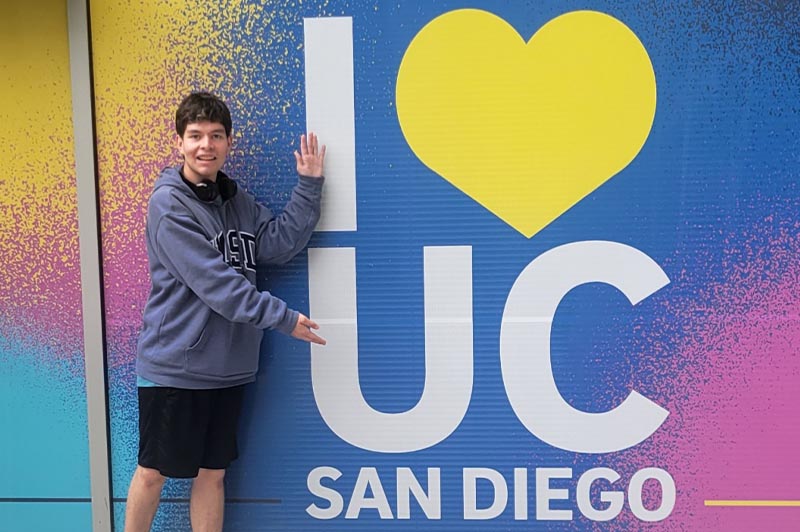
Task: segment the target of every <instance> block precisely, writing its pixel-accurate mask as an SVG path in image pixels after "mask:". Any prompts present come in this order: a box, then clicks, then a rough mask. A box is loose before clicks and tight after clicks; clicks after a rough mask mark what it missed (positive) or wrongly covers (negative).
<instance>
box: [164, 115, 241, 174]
mask: <svg viewBox="0 0 800 532" xmlns="http://www.w3.org/2000/svg"><path fill="white" fill-rule="evenodd" d="M176 139H177V145H178V151H179V152H180V154H181V155H183V159H184V161H183V175H184V177H185V178H186V179H188V180H189V181H191V182H192V183H195V184H199V183H201V182H203V181H204V180H209V181H215V182H216V180H217V172H219V170H220V168H222V165H223V164H224V163H225V158H226V157H227V156H228V151H229V150H230V149H231V137H230V136H228V135H227V133H226V132H225V126H223V125H222V124H220V123H219V122H207V121H203V122H196V123H193V124H188V125H187V126H186V130H185V131H184V132H183V135H182V136H178V137H176Z"/></svg>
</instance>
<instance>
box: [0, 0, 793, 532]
mask: <svg viewBox="0 0 800 532" xmlns="http://www.w3.org/2000/svg"><path fill="white" fill-rule="evenodd" d="M37 5H38V4H37ZM50 7H53V6H50ZM37 9H38V8H37ZM41 9H42V11H41V12H38V11H36V10H34V9H33V8H31V9H28V8H26V10H24V12H23V10H19V11H13V12H12V16H13V17H17V18H16V19H14V20H15V21H17V23H15V24H12V25H11V27H12V28H13V29H14V31H13V32H10V33H9V32H6V34H5V35H3V37H0V39H3V49H4V50H6V49H9V50H13V51H14V53H13V54H6V55H4V57H3V58H2V62H3V63H2V64H3V65H4V67H5V69H4V70H3V73H2V75H3V80H4V83H3V84H2V86H0V91H2V94H3V95H4V96H6V98H5V100H6V101H11V100H13V101H15V102H19V103H18V104H17V105H13V106H4V107H3V108H2V109H1V110H0V116H1V117H2V118H3V119H4V120H3V123H4V128H3V129H2V130H0V131H2V133H0V134H2V135H4V137H3V140H5V141H6V142H5V143H6V145H8V144H11V145H12V146H14V147H15V151H16V152H17V153H15V155H14V157H13V160H12V161H11V163H10V164H11V170H12V171H11V173H10V174H9V178H8V179H6V180H0V186H2V189H3V194H2V195H0V197H1V198H2V199H0V205H2V209H3V216H2V217H0V220H2V223H3V237H2V238H3V242H4V243H5V246H6V251H7V252H6V257H7V259H6V264H7V266H6V267H5V268H4V269H3V270H2V271H3V273H2V275H3V282H2V285H0V298H1V299H0V304H2V310H1V311H0V312H2V314H0V316H2V324H0V335H1V336H0V342H2V343H1V344H0V379H2V386H0V398H2V401H3V408H2V410H0V411H2V413H3V416H4V418H3V425H4V427H9V428H8V429H5V428H4V434H5V433H6V432H5V431H6V430H8V434H15V435H18V436H19V438H16V437H14V438H3V443H2V444H0V445H2V447H0V451H2V452H0V467H2V470H3V472H4V475H3V478H4V480H3V481H0V490H2V491H0V522H2V523H8V522H11V523H14V522H15V521H13V519H16V520H17V521H18V522H20V523H30V522H35V521H30V520H36V519H41V520H48V519H49V520H55V521H43V522H44V523H50V522H58V523H64V526H63V527H60V528H58V529H59V530H65V529H66V530H69V529H70V528H68V527H69V526H73V529H74V530H88V524H87V523H88V520H89V502H88V491H89V486H88V471H87V469H88V467H87V451H86V443H85V442H86V419H85V410H86V409H85V398H84V390H83V386H84V382H85V380H84V378H83V374H82V367H83V360H82V354H81V353H82V344H81V341H80V338H81V329H80V310H79V309H80V286H79V282H78V279H79V277H78V275H79V265H78V261H77V227H76V216H75V203H74V195H75V194H74V176H73V174H74V170H73V162H72V151H71V150H72V144H71V143H72V139H71V136H70V135H71V124H70V120H69V116H70V115H69V112H68V109H69V91H68V87H69V81H68V66H67V65H68V59H67V56H66V52H65V51H64V50H65V49H66V48H65V44H64V43H63V42H61V41H65V40H66V34H65V30H64V28H65V22H64V13H63V12H62V11H61V10H60V9H57V8H55V9H46V8H45V7H42V8H41ZM90 11H91V13H90V14H91V30H92V53H93V56H92V60H93V69H94V71H93V74H94V83H95V109H96V132H97V153H98V173H99V180H100V181H99V190H100V207H101V208H100V210H101V213H100V215H101V221H102V253H103V274H104V292H105V293H104V301H105V305H106V307H105V313H106V326H107V331H106V333H107V342H108V345H107V350H108V386H109V401H110V404H109V412H110V422H111V450H112V464H111V471H112V480H113V482H112V484H113V486H112V490H113V494H112V495H113V501H114V508H113V510H114V517H115V522H116V528H117V529H119V530H121V529H122V516H123V515H124V505H125V496H126V492H127V486H128V482H129V480H130V476H131V473H132V471H133V469H134V467H135V461H136V445H137V440H136V438H137V436H136V419H137V418H136V415H137V414H136V402H135V392H136V389H135V384H136V381H135V375H134V368H133V362H134V356H135V343H136V337H137V334H138V329H139V325H140V318H141V312H142V308H143V305H144V302H145V299H146V296H147V292H148V289H149V281H148V277H147V264H146V255H145V250H144V238H143V227H144V216H145V206H146V202H147V199H148V195H149V193H150V190H151V186H152V183H153V181H154V179H155V176H156V175H157V173H158V171H159V170H160V169H161V168H162V167H164V166H166V165H169V164H173V163H174V162H176V161H177V153H176V152H175V150H174V149H173V136H174V133H173V116H174V110H175V108H176V106H177V104H178V102H179V101H180V99H181V98H182V97H183V96H184V95H185V94H186V93H187V92H188V91H191V90H199V89H203V90H210V91H213V92H216V93H218V94H219V95H220V96H222V97H223V98H224V99H225V100H226V101H227V102H228V103H229V105H230V107H231V110H232V112H233V115H234V151H233V154H232V157H231V158H230V159H229V162H228V165H227V167H226V170H227V171H228V173H230V174H231V175H233V176H234V177H235V178H237V180H238V181H239V182H240V184H241V185H242V186H243V187H244V188H246V189H247V190H249V191H250V192H252V193H253V194H255V195H256V196H257V197H258V198H259V199H260V200H262V201H263V202H265V203H266V204H268V205H269V206H270V207H271V208H273V209H280V207H281V205H282V204H283V203H284V202H285V201H286V200H287V198H288V194H289V191H290V189H291V187H292V185H293V183H294V180H295V177H294V176H293V173H294V171H293V158H292V156H291V152H292V150H293V149H294V144H295V141H296V138H297V136H298V135H299V134H300V133H301V132H303V131H304V130H305V129H306V128H307V126H308V127H311V128H313V129H315V130H317V131H318V132H319V133H320V135H321V137H322V140H323V142H326V143H328V144H329V147H330V151H329V164H330V165H331V166H330V168H331V169H332V170H331V171H330V172H329V173H328V175H327V184H326V200H325V201H326V204H325V208H326V215H325V216H330V217H329V218H327V219H324V220H323V223H322V224H321V226H320V228H319V231H318V232H317V234H316V235H315V236H314V237H313V239H312V242H311V245H310V246H309V247H310V249H309V251H308V252H306V253H303V254H301V255H300V256H298V257H297V258H296V259H295V260H294V261H293V262H292V263H290V264H289V265H286V266H284V267H281V268H277V269H271V270H268V271H263V272H260V274H259V284H260V286H261V287H262V288H264V289H269V290H270V291H272V292H273V293H275V294H276V295H279V296H280V297H282V298H284V299H286V300H287V301H289V302H291V304H292V305H293V306H294V307H295V308H298V309H299V310H301V311H303V312H306V313H309V315H310V316H311V317H312V318H315V319H316V320H318V321H319V323H320V324H321V326H322V328H321V330H320V333H321V334H322V335H323V336H324V337H326V338H327V339H328V345H327V346H326V347H324V348H318V347H314V348H313V349H312V348H310V347H309V346H308V345H306V344H302V343H299V342H296V341H293V340H291V339H289V338H286V337H282V336H280V335H278V334H276V333H270V334H268V335H267V337H266V338H265V341H264V343H263V346H262V357H261V369H260V373H259V380H258V382H257V383H255V384H254V385H252V386H251V387H250V389H249V390H248V394H247V401H246V409H245V413H244V418H243V420H242V426H241V457H240V459H239V461H238V462H236V464H235V466H234V467H233V468H232V469H231V471H230V472H229V475H228V477H227V479H226V483H227V494H228V504H227V508H226V520H227V523H226V529H228V530H236V531H248V530H253V531H256V530H295V531H304V532H305V531H313V530H321V529H326V530H347V531H353V530H364V531H374V530H385V529H395V528H397V529H404V530H406V529H417V530H458V531H467V530H481V531H484V530H614V531H616V530H642V529H645V528H647V529H654V530H664V531H678V530H692V531H694V530H724V531H750V530H772V531H781V530H787V531H788V530H794V529H796V523H798V522H800V513H798V512H800V503H797V501H800V492H798V489H799V488H798V487H797V482H795V477H796V476H797V474H798V473H800V461H799V460H800V459H798V457H797V453H796V452H795V450H794V447H795V445H794V440H795V438H796V437H797V434H798V424H797V422H796V420H795V418H796V415H795V413H796V411H797V409H798V406H800V404H799V403H798V399H797V395H796V392H795V390H796V388H797V383H798V379H800V359H799V358H798V356H797V350H798V342H800V321H798V316H797V312H796V309H797V308H798V303H800V301H799V300H798V297H797V296H796V295H795V294H796V290H795V289H794V284H795V283H796V281H797V279H798V277H800V269H798V265H797V264H798V261H797V260H796V258H797V257H798V255H799V254H800V245H799V244H798V239H797V233H798V222H797V212H798V185H797V184H796V183H797V180H798V179H797V178H798V170H797V168H798V167H800V164H799V163H800V134H798V133H800V131H798V124H799V123H800V120H798V118H800V98H798V91H797V79H798V74H800V72H798V64H800V49H798V47H797V42H799V41H798V37H800V35H798V33H800V26H798V25H797V22H796V21H797V20H798V19H800V4H797V3H796V2H758V3H756V2H739V3H731V2H720V1H716V0H713V1H709V2H703V3H697V2H689V1H682V0H679V1H676V2H665V1H658V0H653V1H651V2H636V3H633V2H603V1H584V2H572V1H568V2H564V1H558V2H556V1H550V0H543V1H541V2H524V3H522V2H497V1H495V2H490V1H477V2H471V3H464V2H459V1H449V0H448V1H438V2H405V3H400V2H393V3H389V2H380V1H352V0H351V1H344V0H342V1H339V0H327V1H325V0H323V1H314V0H311V1H302V2H301V1H277V2H268V3H264V2H255V1H249V0H235V1H234V0H231V1H225V2H213V3H209V2H194V1H191V2H185V1H181V2H178V1H165V2H133V1H121V0H116V1H112V0H92V1H91V2H90ZM34 20H35V21H36V24H33V21H34ZM32 26H36V27H37V28H38V29H41V33H36V32H32V31H31V27H32ZM44 70H46V71H47V72H48V75H47V76H46V77H44V76H42V75H41V74H40V72H42V71H44ZM6 72H8V74H6ZM43 78H44V79H48V80H50V81H51V82H52V83H48V84H42V83H41V82H40V80H41V79H43ZM312 80H313V82H312ZM332 116H335V117H336V119H335V120H333V119H332V118H331V117H332ZM342 117H344V118H342ZM348 117H350V118H348ZM8 125H11V127H10V128H9V127H8ZM19 135H24V138H25V142H19V140H18V139H19V138H20V137H19ZM326 135H327V137H326ZM17 147H19V149H18V150H17ZM351 163H352V164H351ZM20 182H22V183H24V184H25V185H24V186H20ZM351 185H352V188H353V190H354V192H355V196H354V199H352V198H350V196H348V195H347V194H343V193H342V191H343V190H345V189H347V188H348V187H350V186H351ZM328 213H336V216H335V218H336V220H333V218H334V216H332V215H330V214H328ZM341 219H346V220H351V221H348V222H346V223H339V222H338V220H341ZM54 429H55V430H58V434H59V441H58V445H55V444H54V443H53V439H52V434H54V433H55V432H54ZM32 464H34V465H35V467H32ZM6 472H9V474H7V475H6V474H5V473H6ZM187 497H188V484H187V483H186V482H170V483H169V484H168V486H167V489H166V491H165V494H164V503H163V504H162V506H161V510H160V512H159V514H158V516H157V518H156V523H155V525H154V530H158V531H172V530H186V529H187V528H188V501H187ZM38 498H41V499H38ZM45 499H46V500H47V501H48V502H46V503H42V504H39V503H37V502H35V501H36V500H45ZM61 499H69V500H71V501H73V502H70V503H65V502H58V501H59V500H61ZM22 500H25V501H28V500H30V501H34V502H24V503H23V502H19V501H22ZM15 501H16V502H15ZM9 516H10V517H9ZM9 519H12V521H9ZM24 526H27V525H20V526H19V529H20V530H27V529H32V530H46V529H48V526H49V525H48V524H42V525H41V526H40V527H38V528H27V529H26V528H24ZM12 530H14V529H12Z"/></svg>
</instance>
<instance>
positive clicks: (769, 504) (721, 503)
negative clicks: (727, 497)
mask: <svg viewBox="0 0 800 532" xmlns="http://www.w3.org/2000/svg"><path fill="white" fill-rule="evenodd" d="M705 505H706V506H767V507H779V506H800V501H713V500H709V501H705Z"/></svg>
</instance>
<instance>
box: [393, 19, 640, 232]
mask: <svg viewBox="0 0 800 532" xmlns="http://www.w3.org/2000/svg"><path fill="white" fill-rule="evenodd" d="M655 109H656V80H655V74H654V72H653V65H652V64H651V63H650V58H649V57H648V55H647V51H646V50H645V48H644V46H643V45H642V43H641V42H640V41H639V39H638V38H637V37H636V35H635V34H634V33H633V32H632V31H631V30H630V29H629V28H628V27H627V26H625V25H624V24H623V23H622V22H620V21H619V20H617V19H615V18H613V17H611V16H609V15H606V14H603V13H598V12H596V11H574V12H571V13H566V14H564V15H561V16H559V17H557V18H554V19H552V20H551V21H549V22H548V23H547V24H545V25H544V26H542V28H540V29H539V31H537V32H536V34H534V36H533V37H531V39H530V41H528V42H527V44H526V43H525V41H524V40H523V39H522V38H521V37H520V35H519V33H517V32H516V30H514V28H512V27H511V26H510V25H509V24H508V23H507V22H506V21H504V20H503V19H501V18H499V17H497V16H495V15H492V14H491V13H488V12H486V11H480V10H476V9H463V10H457V11H451V12H449V13H445V14H444V15H441V16H439V17H437V18H435V19H434V20H432V21H431V22H430V23H428V24H427V25H426V26H425V27H424V28H422V30H420V32H419V33H417V35H416V36H415V37H414V39H413V40H412V41H411V44H410V45H409V46H408V49H407V50H406V53H405V55H404V56H403V60H402V62H401V64H400V69H399V72H398V74H397V116H398V119H399V121H400V127H401V129H402V131H403V135H405V138H406V141H407V142H408V144H409V146H410V147H411V150H412V151H413V152H414V153H415V154H416V156H417V157H419V159H420V160H421V161H422V162H423V163H424V164H425V165H426V166H428V167H429V168H431V169H432V170H433V171H434V172H436V173H438V174H439V175H441V176H442V177H444V178H445V179H446V180H447V181H449V182H450V183H451V184H453V185H454V186H455V187H457V188H458V189H459V190H461V191H462V192H464V193H465V194H467V195H468V196H470V197H471V198H473V199H474V200H475V201H477V202H478V203H480V204H481V205H483V206H484V207H486V208H487V209H489V210H490V211H491V212H493V213H494V214H495V215H496V216H498V217H500V218H501V219H503V220H504V221H505V222H506V223H508V224H509V225H511V226H512V227H514V228H515V229H516V230H517V231H519V232H521V233H522V234H524V235H525V236H527V237H529V238H530V237H531V236H533V235H534V234H536V233H537V232H538V231H540V230H541V229H542V228H543V227H545V226H546V225H547V224H549V223H550V222H552V221H553V220H555V219H556V218H558V217H559V216H560V215H561V214H563V213H564V212H565V211H566V210H567V209H569V208H570V207H572V206H573V205H575V204H576V203H578V202H579V201H580V200H581V199H582V198H584V197H585V196H586V195H588V194H589V193H590V192H592V191H593V190H594V189H596V188H597V187H599V186H600V185H601V184H603V183H604V182H605V181H607V180H608V179H610V178H611V177H613V176H614V175H615V174H617V173H618V172H619V171H620V170H622V169H623V168H625V167H626V166H627V165H628V164H629V163H630V162H631V161H632V160H633V158H634V157H635V156H636V154H637V153H639V150H641V148H642V146H643V145H644V142H645V140H646V139H647V136H648V134H649V133H650V128H651V127H652V125H653V117H654V115H655Z"/></svg>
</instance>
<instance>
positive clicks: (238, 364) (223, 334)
mask: <svg viewBox="0 0 800 532" xmlns="http://www.w3.org/2000/svg"><path fill="white" fill-rule="evenodd" d="M262 334H263V333H262V331H261V330H260V329H256V328H255V327H252V326H250V325H247V324H243V323H231V322H229V321H227V320H225V319H223V318H222V317H221V316H217V315H212V317H211V318H210V319H209V320H208V323H207V324H206V327H205V328H204V329H203V332H202V333H201V334H200V338H199V339H198V340H197V342H195V344H194V345H192V346H191V347H189V348H187V349H186V353H185V363H186V371H187V373H192V374H195V375H202V376H205V377H216V378H219V379H221V380H225V379H236V378H243V377H248V376H251V375H255V373H256V371H257V370H258V355H259V347H260V344H261V336H262Z"/></svg>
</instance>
